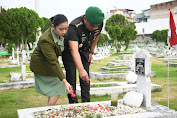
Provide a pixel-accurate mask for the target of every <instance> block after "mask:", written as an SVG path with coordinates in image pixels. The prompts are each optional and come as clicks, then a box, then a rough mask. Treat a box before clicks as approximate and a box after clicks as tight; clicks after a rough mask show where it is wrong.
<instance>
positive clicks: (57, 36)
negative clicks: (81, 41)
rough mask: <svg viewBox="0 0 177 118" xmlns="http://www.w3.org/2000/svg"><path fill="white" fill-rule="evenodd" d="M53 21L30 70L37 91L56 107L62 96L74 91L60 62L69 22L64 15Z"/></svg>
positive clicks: (59, 15) (41, 38)
mask: <svg viewBox="0 0 177 118" xmlns="http://www.w3.org/2000/svg"><path fill="white" fill-rule="evenodd" d="M51 20H52V27H50V28H49V29H47V30H46V31H45V32H44V33H43V34H42V36H41V37H40V38H39V41H38V44H37V47H36V49H35V50H34V52H33V54H32V56H31V61H30V69H31V71H33V72H34V76H35V91H36V92H37V93H40V94H43V95H45V96H48V106H52V105H55V104H56V102H57V100H58V98H59V96H60V95H63V94H67V92H68V93H71V92H70V91H71V90H72V89H71V86H70V84H69V83H68V82H67V81H66V79H65V76H64V73H63V71H62V68H61V67H60V64H59V62H58V57H59V56H61V54H62V51H63V50H64V38H63V36H64V35H65V33H66V32H67V29H68V20H67V18H66V17H65V16H64V15H62V14H58V15H56V16H54V17H53V18H52V19H51Z"/></svg>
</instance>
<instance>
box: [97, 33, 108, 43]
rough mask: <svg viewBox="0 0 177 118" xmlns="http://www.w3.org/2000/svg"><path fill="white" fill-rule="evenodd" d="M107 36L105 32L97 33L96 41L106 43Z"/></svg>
mask: <svg viewBox="0 0 177 118" xmlns="http://www.w3.org/2000/svg"><path fill="white" fill-rule="evenodd" d="M108 40H109V39H108V36H107V35H106V34H103V33H100V35H99V40H98V43H97V44H99V45H103V44H104V43H107V42H108Z"/></svg>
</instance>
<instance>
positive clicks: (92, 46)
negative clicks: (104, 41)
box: [90, 35, 99, 52]
mask: <svg viewBox="0 0 177 118" xmlns="http://www.w3.org/2000/svg"><path fill="white" fill-rule="evenodd" d="M98 39H99V35H97V36H96V37H95V39H94V40H93V41H92V45H91V47H90V52H94V49H95V46H96V44H97V42H98Z"/></svg>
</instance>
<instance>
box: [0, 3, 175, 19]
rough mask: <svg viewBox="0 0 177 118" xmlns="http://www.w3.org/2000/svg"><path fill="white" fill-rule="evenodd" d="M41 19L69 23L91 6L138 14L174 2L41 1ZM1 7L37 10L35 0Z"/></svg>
mask: <svg viewBox="0 0 177 118" xmlns="http://www.w3.org/2000/svg"><path fill="white" fill-rule="evenodd" d="M39 1H40V6H39V9H40V12H39V16H40V17H47V18H50V17H52V16H54V15H56V14H59V13H61V14H64V15H65V16H66V17H67V18H68V20H69V22H70V21H71V20H73V19H74V18H76V17H78V16H80V15H83V14H84V13H85V10H86V9H87V8H88V7H89V6H97V7H99V8H100V9H101V10H102V11H103V12H104V13H106V12H107V11H109V10H111V9H132V10H135V11H136V13H140V12H141V10H145V9H150V5H153V4H158V3H162V2H168V1H172V0H39ZM0 6H2V7H3V8H5V9H6V10H7V9H9V8H19V7H27V8H28V9H32V10H35V0H0Z"/></svg>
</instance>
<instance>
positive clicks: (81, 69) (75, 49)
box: [68, 40, 89, 83]
mask: <svg viewBox="0 0 177 118" xmlns="http://www.w3.org/2000/svg"><path fill="white" fill-rule="evenodd" d="M68 43H69V47H70V51H71V54H72V57H73V60H74V63H75V65H76V67H77V69H78V71H79V76H80V78H81V79H83V80H85V81H86V82H87V83H88V82H89V77H88V74H87V72H86V70H85V69H84V67H83V64H82V61H81V57H80V54H79V52H78V41H71V40H69V41H68Z"/></svg>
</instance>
